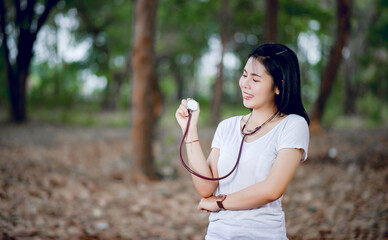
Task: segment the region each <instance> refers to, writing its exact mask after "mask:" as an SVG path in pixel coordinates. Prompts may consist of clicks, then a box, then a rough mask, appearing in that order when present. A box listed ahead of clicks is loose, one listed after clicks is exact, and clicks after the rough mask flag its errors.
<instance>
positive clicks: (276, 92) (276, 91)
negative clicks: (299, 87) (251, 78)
mask: <svg viewBox="0 0 388 240" xmlns="http://www.w3.org/2000/svg"><path fill="white" fill-rule="evenodd" d="M283 85H284V80H282V87H283ZM275 94H276V95H279V94H280V90H279V88H278V87H277V86H275Z"/></svg>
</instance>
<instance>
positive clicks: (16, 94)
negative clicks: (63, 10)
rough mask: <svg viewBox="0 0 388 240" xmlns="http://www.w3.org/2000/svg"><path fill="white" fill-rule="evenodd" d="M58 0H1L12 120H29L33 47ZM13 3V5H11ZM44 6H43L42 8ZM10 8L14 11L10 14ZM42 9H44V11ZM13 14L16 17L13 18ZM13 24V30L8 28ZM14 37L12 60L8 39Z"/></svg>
mask: <svg viewBox="0 0 388 240" xmlns="http://www.w3.org/2000/svg"><path fill="white" fill-rule="evenodd" d="M58 2H59V0H46V1H20V0H15V1H13V4H12V3H11V2H10V1H7V2H6V3H5V1H4V0H0V28H1V33H2V44H1V48H2V50H3V51H4V73H5V76H6V78H7V80H8V88H9V98H10V104H11V106H10V115H11V120H12V121H13V122H24V121H26V120H27V111H26V101H27V92H26V90H27V89H26V86H27V77H28V75H29V73H30V65H31V60H32V57H33V46H34V43H35V40H36V37H37V35H38V32H39V30H40V29H41V28H42V26H43V24H44V23H45V22H46V20H47V17H48V16H49V13H50V11H51V10H52V9H53V7H54V6H55V5H56V4H57V3H58ZM12 5H13V6H12ZM42 7H43V8H44V9H42ZM11 9H14V10H15V14H14V15H13V14H10V13H11V12H12V10H11ZM41 10H43V11H41ZM12 16H14V18H13V19H12ZM7 27H10V28H12V27H13V29H12V31H7V30H6V28H7ZM12 36H15V37H14V39H15V42H16V46H17V55H16V60H14V59H11V55H10V52H11V51H10V48H9V44H8V42H9V40H10V38H11V37H12Z"/></svg>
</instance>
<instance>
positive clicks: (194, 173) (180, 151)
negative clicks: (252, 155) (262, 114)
mask: <svg viewBox="0 0 388 240" xmlns="http://www.w3.org/2000/svg"><path fill="white" fill-rule="evenodd" d="M191 116H192V114H191V111H190V110H189V118H188V120H187V126H186V130H185V132H184V134H183V137H182V140H181V144H180V146H179V156H180V159H181V163H182V165H183V166H184V167H185V168H186V170H187V171H188V172H190V173H191V174H193V175H194V176H197V177H199V178H202V179H205V180H208V181H219V180H222V179H225V178H227V177H229V176H230V175H231V174H232V173H233V172H234V170H235V169H236V168H237V166H238V163H239V162H240V158H241V153H242V148H243V144H244V141H245V137H247V136H249V135H252V134H254V133H256V132H257V131H258V130H259V129H260V128H259V129H257V130H255V131H254V132H251V133H245V134H244V135H243V137H242V140H241V144H240V150H239V152H238V157H237V161H236V164H235V165H234V167H233V168H232V170H231V171H230V172H229V173H228V174H226V175H225V176H222V177H218V178H212V177H206V176H203V175H201V174H199V173H197V172H195V171H194V170H192V169H191V168H190V167H189V166H187V164H186V163H185V161H184V160H183V156H182V146H183V143H184V142H185V139H186V136H187V133H188V132H189V126H190V122H191ZM244 128H245V126H244V127H243V131H244Z"/></svg>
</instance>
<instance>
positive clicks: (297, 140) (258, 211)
mask: <svg viewBox="0 0 388 240" xmlns="http://www.w3.org/2000/svg"><path fill="white" fill-rule="evenodd" d="M241 118H242V116H236V117H232V118H229V119H226V120H224V121H222V122H221V123H220V124H219V125H218V127H217V130H216V132H215V135H214V139H213V142H212V148H219V149H220V156H219V159H218V164H217V167H218V174H219V176H224V175H226V174H227V173H229V172H230V170H231V169H232V168H233V166H234V165H235V163H236V160H237V156H238V152H239V148H240V144H241V140H242V136H241V130H240V123H241ZM308 144H309V129H308V125H307V122H306V120H305V119H304V118H303V117H301V116H299V115H295V114H290V115H288V116H286V117H285V118H284V119H282V120H281V121H280V122H279V123H278V124H277V125H276V126H275V127H274V128H273V129H272V130H271V131H269V132H268V133H266V134H265V135H264V136H262V137H260V138H259V139H257V140H255V141H253V142H249V143H247V142H244V144H243V149H242V153H241V159H240V163H239V165H238V167H237V169H236V170H235V171H234V172H233V173H232V174H231V175H230V176H229V177H227V178H226V179H223V180H221V181H219V185H218V188H217V192H216V194H231V193H234V192H237V191H240V190H242V189H244V188H246V187H249V186H251V185H253V184H255V183H257V182H260V181H263V180H264V179H265V178H266V177H267V175H268V173H269V171H270V169H271V167H272V165H273V163H274V162H275V159H276V156H277V153H278V152H279V150H280V149H283V148H296V149H303V150H304V153H303V155H302V159H301V160H302V161H304V160H306V158H307V152H308ZM282 197H283V196H282ZM282 197H281V198H279V199H278V200H276V201H273V202H270V203H267V204H265V205H263V206H261V207H259V208H254V209H250V210H233V211H232V210H222V211H219V212H213V213H211V214H210V216H209V227H208V231H207V235H206V240H213V239H239V240H240V239H276V240H280V239H287V236H286V228H285V219H284V212H283V210H282V206H281V200H282Z"/></svg>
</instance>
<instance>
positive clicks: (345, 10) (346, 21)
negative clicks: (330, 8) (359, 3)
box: [310, 0, 352, 131]
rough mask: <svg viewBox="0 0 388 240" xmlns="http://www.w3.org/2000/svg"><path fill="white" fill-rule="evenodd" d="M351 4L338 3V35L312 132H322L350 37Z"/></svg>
mask: <svg viewBox="0 0 388 240" xmlns="http://www.w3.org/2000/svg"><path fill="white" fill-rule="evenodd" d="M351 4H352V3H351V0H338V1H337V35H336V40H335V42H334V45H333V46H332V48H331V50H330V55H329V61H328V62H327V65H326V68H325V69H324V71H323V72H322V75H321V83H320V89H319V94H318V98H317V100H316V102H315V104H314V107H313V110H312V114H311V124H310V128H311V130H312V131H320V130H321V125H320V123H321V121H322V118H323V115H324V111H325V107H326V103H327V100H328V98H329V96H330V92H331V89H332V87H333V85H334V80H335V76H336V74H337V71H338V68H339V66H340V63H341V60H342V50H343V48H344V47H345V46H346V43H347V41H348V38H349V35H350V17H351Z"/></svg>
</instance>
